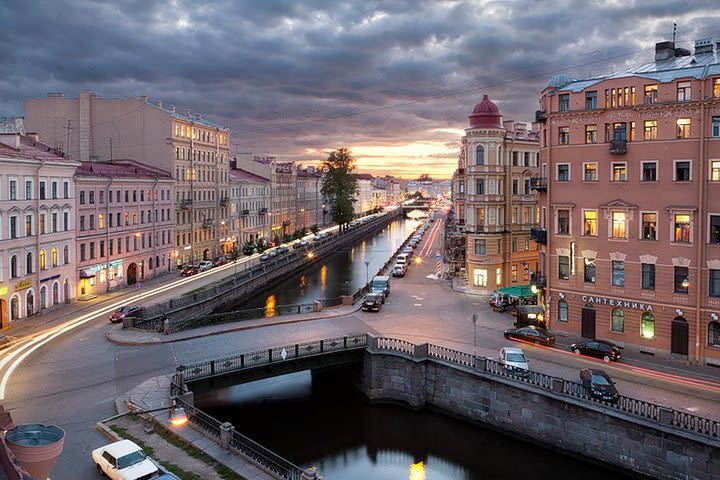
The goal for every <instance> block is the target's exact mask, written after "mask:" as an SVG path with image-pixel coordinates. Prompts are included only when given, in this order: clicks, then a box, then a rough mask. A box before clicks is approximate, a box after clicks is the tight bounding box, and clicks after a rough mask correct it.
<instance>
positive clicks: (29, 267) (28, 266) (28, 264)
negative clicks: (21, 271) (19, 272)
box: [25, 252, 33, 275]
mask: <svg viewBox="0 0 720 480" xmlns="http://www.w3.org/2000/svg"><path fill="white" fill-rule="evenodd" d="M25 273H26V274H27V275H30V274H31V273H33V258H32V252H28V254H27V256H26V257H25Z"/></svg>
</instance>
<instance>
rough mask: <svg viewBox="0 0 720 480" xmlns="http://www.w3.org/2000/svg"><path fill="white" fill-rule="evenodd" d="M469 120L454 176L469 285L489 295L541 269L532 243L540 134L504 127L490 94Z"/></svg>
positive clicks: (536, 211) (520, 127)
mask: <svg viewBox="0 0 720 480" xmlns="http://www.w3.org/2000/svg"><path fill="white" fill-rule="evenodd" d="M469 118H470V126H469V127H468V128H467V129H465V136H464V137H463V138H462V142H461V143H462V147H461V153H460V156H459V160H458V169H457V171H456V172H455V175H454V177H453V181H454V182H455V183H456V187H457V192H458V193H459V195H456V196H455V199H454V200H455V204H454V209H455V212H456V216H457V218H456V220H455V221H456V222H457V224H458V225H460V226H462V229H461V231H462V235H463V236H464V240H465V243H464V248H465V252H464V258H465V272H466V275H467V280H468V283H469V285H470V286H472V287H477V288H481V289H489V290H494V289H496V288H500V287H506V286H511V285H518V284H527V283H529V282H530V275H531V274H532V273H534V272H536V271H537V269H538V251H537V244H536V243H535V242H534V241H532V240H531V239H530V230H531V228H532V227H533V226H536V224H537V221H538V214H539V208H538V199H539V197H538V195H537V194H536V193H535V192H534V191H532V190H531V189H530V182H531V179H532V178H533V177H535V176H536V175H537V173H538V152H539V149H540V144H539V137H538V132H537V131H536V130H533V129H531V128H529V126H528V125H527V124H525V123H519V122H510V121H508V122H504V123H503V122H502V116H501V115H500V112H499V111H498V108H497V106H496V105H495V104H494V103H493V102H491V101H490V100H489V99H488V97H487V95H485V96H484V97H483V100H482V101H481V102H480V103H478V104H477V105H476V106H475V108H474V110H473V113H472V115H470V117H469ZM448 190H450V188H448ZM460 246H461V248H462V244H460Z"/></svg>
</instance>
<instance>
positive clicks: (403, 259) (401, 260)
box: [395, 253, 408, 265]
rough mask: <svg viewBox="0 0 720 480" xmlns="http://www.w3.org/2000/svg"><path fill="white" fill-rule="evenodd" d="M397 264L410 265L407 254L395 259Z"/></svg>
mask: <svg viewBox="0 0 720 480" xmlns="http://www.w3.org/2000/svg"><path fill="white" fill-rule="evenodd" d="M395 263H400V264H402V265H407V264H408V255H407V254H406V253H401V254H400V255H398V256H397V257H396V258H395Z"/></svg>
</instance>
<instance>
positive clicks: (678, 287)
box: [673, 267, 690, 294]
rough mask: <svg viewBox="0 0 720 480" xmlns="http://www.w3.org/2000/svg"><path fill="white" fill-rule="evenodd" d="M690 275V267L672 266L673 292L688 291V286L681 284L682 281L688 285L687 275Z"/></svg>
mask: <svg viewBox="0 0 720 480" xmlns="http://www.w3.org/2000/svg"><path fill="white" fill-rule="evenodd" d="M689 275H690V269H689V268H688V267H675V268H674V275H673V279H674V281H673V292H675V293H685V294H687V293H688V287H686V286H683V283H685V285H688V283H687V281H688V276H689Z"/></svg>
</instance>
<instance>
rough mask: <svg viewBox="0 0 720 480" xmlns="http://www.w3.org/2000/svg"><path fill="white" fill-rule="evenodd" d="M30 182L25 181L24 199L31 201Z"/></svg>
mask: <svg viewBox="0 0 720 480" xmlns="http://www.w3.org/2000/svg"><path fill="white" fill-rule="evenodd" d="M32 190H33V189H32V180H25V199H26V200H32V198H33V191H32Z"/></svg>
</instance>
